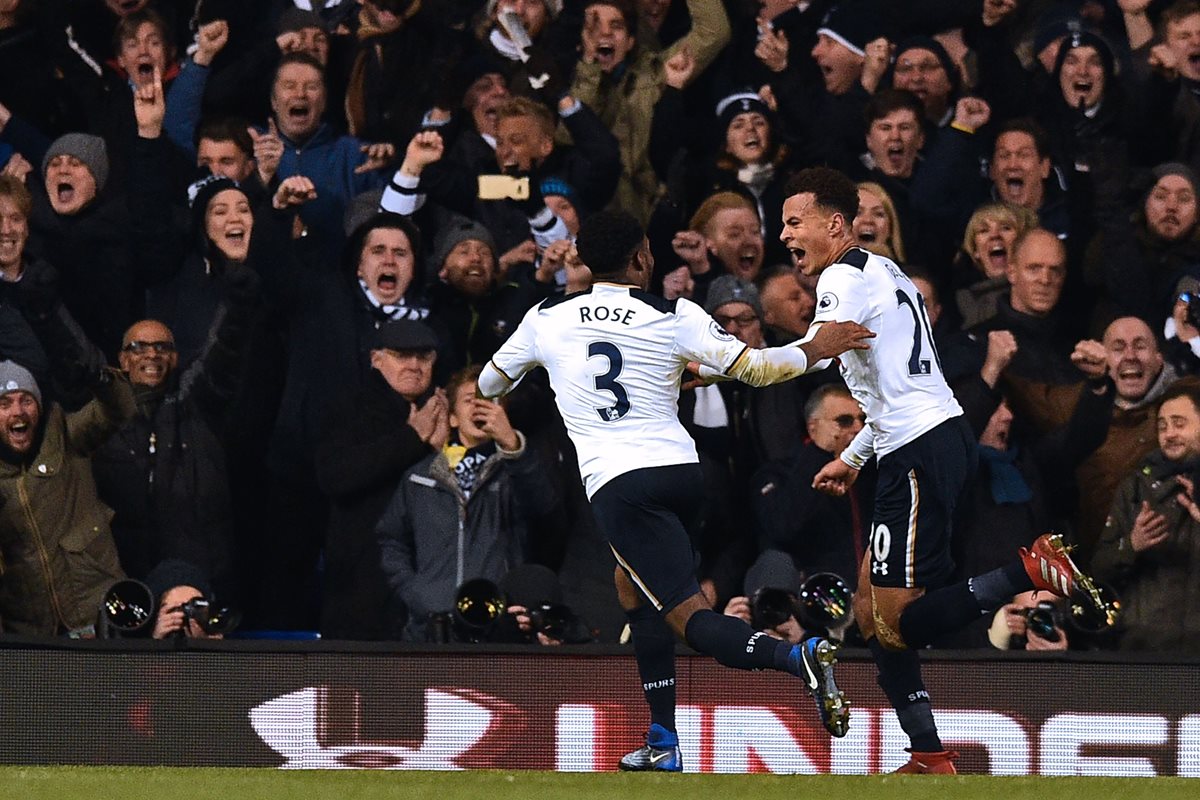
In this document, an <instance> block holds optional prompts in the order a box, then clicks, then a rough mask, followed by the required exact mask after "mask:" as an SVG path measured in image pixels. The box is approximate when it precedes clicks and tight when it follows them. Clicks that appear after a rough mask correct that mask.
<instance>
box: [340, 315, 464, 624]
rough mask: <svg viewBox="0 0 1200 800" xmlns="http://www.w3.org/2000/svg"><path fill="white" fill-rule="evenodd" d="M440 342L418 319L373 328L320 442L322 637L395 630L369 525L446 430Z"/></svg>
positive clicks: (372, 526)
mask: <svg viewBox="0 0 1200 800" xmlns="http://www.w3.org/2000/svg"><path fill="white" fill-rule="evenodd" d="M438 345H439V342H438V338H437V336H436V334H435V333H434V331H433V330H432V329H431V328H430V327H429V326H427V325H426V324H425V323H423V322H418V321H416V320H411V319H397V320H393V321H390V322H387V323H386V324H384V325H382V326H380V328H379V329H378V331H377V332H376V334H375V336H374V338H373V339H372V340H371V343H370V348H371V350H370V352H371V355H370V361H371V374H370V376H369V377H368V379H367V381H366V383H365V385H364V386H363V389H362V390H361V392H359V393H358V395H357V396H356V397H354V398H352V399H351V400H350V402H348V403H347V404H346V405H345V406H343V407H342V409H341V410H340V411H339V412H338V413H337V414H336V415H335V418H334V420H333V422H332V424H331V426H330V428H329V431H328V433H327V434H326V435H325V436H323V437H322V439H321V441H320V442H319V444H318V446H317V452H316V468H317V484H318V486H319V488H320V489H321V491H322V492H323V493H324V494H325V495H326V496H327V497H329V498H330V499H331V501H332V509H331V512H330V519H329V528H328V532H327V535H326V538H325V555H324V558H325V574H324V584H323V586H322V608H321V620H320V628H321V635H322V636H324V637H326V638H338V639H389V638H395V637H396V636H397V633H398V632H397V630H395V629H394V625H395V624H396V622H397V620H394V619H386V618H385V617H384V615H383V614H382V613H381V609H383V608H384V607H385V604H386V597H387V594H386V585H385V583H384V578H383V572H382V570H381V567H380V563H379V559H380V556H379V545H378V543H377V542H376V538H375V523H376V521H377V520H378V519H379V517H380V515H381V514H383V511H384V509H385V508H386V506H387V503H388V501H389V500H390V499H391V497H392V494H393V493H394V492H395V490H396V486H397V485H398V484H399V483H400V479H401V476H402V475H403V474H404V472H405V470H407V469H409V468H410V467H412V466H413V465H414V464H416V463H417V462H418V461H420V460H421V459H423V458H426V457H428V456H429V455H431V454H434V453H440V452H441V450H442V447H443V446H444V445H445V444H446V442H447V440H448V438H449V436H450V409H449V404H448V402H447V400H446V394H445V392H443V391H442V390H440V389H436V388H434V384H433V370H434V364H435V362H436V361H437V358H438V353H437V351H438Z"/></svg>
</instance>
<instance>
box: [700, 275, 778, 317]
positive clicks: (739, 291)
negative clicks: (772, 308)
mask: <svg viewBox="0 0 1200 800" xmlns="http://www.w3.org/2000/svg"><path fill="white" fill-rule="evenodd" d="M726 303H745V304H746V305H748V306H750V307H751V308H752V309H754V314H755V316H757V317H758V318H759V319H760V320H761V319H762V318H763V308H762V300H760V299H759V296H758V289H756V288H755V287H754V284H753V283H750V282H749V281H744V280H742V279H741V278H737V277H734V276H733V275H722V276H721V277H719V278H717V279H716V280H714V281H713V282H712V284H711V285H710V286H709V287H708V294H707V295H706V296H705V299H704V310H705V311H707V312H708V313H709V314H712V313H713V312H715V311H716V310H717V309H718V308H720V307H721V306H723V305H725V304H726Z"/></svg>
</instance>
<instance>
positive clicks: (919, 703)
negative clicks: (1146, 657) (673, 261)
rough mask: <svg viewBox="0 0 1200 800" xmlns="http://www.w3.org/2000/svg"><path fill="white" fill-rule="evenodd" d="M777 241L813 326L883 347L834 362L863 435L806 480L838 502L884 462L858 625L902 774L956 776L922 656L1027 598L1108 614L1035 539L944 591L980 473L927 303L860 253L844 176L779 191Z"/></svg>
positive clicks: (899, 275)
mask: <svg viewBox="0 0 1200 800" xmlns="http://www.w3.org/2000/svg"><path fill="white" fill-rule="evenodd" d="M786 191H787V194H788V197H787V199H786V200H785V201H784V204H783V233H782V234H780V237H779V238H780V240H781V241H782V242H783V243H784V246H786V247H787V248H788V250H789V251H790V252H791V253H792V258H793V260H794V262H795V265H796V267H797V268H798V269H799V270H800V271H801V272H803V273H804V274H805V275H817V276H819V278H818V280H817V289H816V292H817V311H816V316H815V317H814V319H813V323H812V325H813V326H814V327H817V326H821V325H822V324H828V322H829V321H831V320H835V319H837V320H847V321H855V322H859V323H862V324H863V325H864V326H866V327H867V328H869V329H870V330H872V331H874V332H875V333H876V334H877V338H875V339H873V340H871V341H870V342H867V343H866V344H867V347H866V348H859V349H852V350H850V351H849V352H847V353H846V354H845V355H843V356H842V358H841V359H840V369H841V373H842V377H843V378H844V379H845V381H846V385H847V386H848V387H849V389H850V392H851V394H852V395H853V396H854V399H855V400H857V401H858V403H859V405H861V406H862V408H863V410H864V411H866V414H867V424H866V426H865V427H864V428H863V429H862V430H861V431H860V432H859V433H858V434H857V435H856V436H855V437H854V439H853V441H851V443H850V445H849V446H848V447H847V448H846V449H845V450H844V451H843V452H842V454H841V455H840V456H839V457H838V458H836V459H834V460H833V461H830V462H829V463H828V464H827V465H825V466H824V467H822V468H821V470H820V471H819V472H818V473H817V475H816V476H815V477H814V478H813V486H814V488H816V489H819V490H821V491H824V492H827V493H829V494H833V495H841V494H844V493H845V492H846V490H847V489H849V487H850V485H851V484H853V483H854V480H855V478H856V477H858V472H859V469H860V468H861V467H862V466H863V465H864V464H865V463H866V462H867V460H868V459H870V458H872V457H875V458H877V459H878V462H879V478H878V483H877V486H876V490H875V510H874V518H873V520H872V523H871V538H870V547H869V548H868V552H867V553H866V556H865V558H864V559H863V563H862V566H861V572H860V574H859V581H858V587H859V588H858V592H857V594H856V595H855V599H854V612H855V614H854V615H855V618H856V619H857V620H858V624H859V627H860V628H861V629H862V633H863V637H864V638H865V639H866V640H867V644H868V646H869V647H870V649H871V653H872V655H873V656H874V657H875V663H876V666H877V667H878V670H879V685H880V687H881V688H882V689H883V691H884V693H885V694H886V695H887V697H888V700H889V701H890V702H891V704H892V706H893V708H895V710H896V715H897V716H898V717H899V720H900V726H901V727H902V728H903V729H904V732H905V733H906V734H908V737H909V739H910V741H911V747H910V748H909V752H910V753H912V758H911V759H910V760H909V761H908V763H907V764H905V765H904V766H903V767H901V768H900V770H899V771H900V772H932V773H953V772H955V769H954V758H955V757H956V756H957V753H954V752H952V751H949V750H946V749H945V748H944V747H943V746H942V742H941V741H940V739H939V738H938V733H937V727H936V726H935V725H934V720H933V712H932V710H931V708H930V700H929V693H928V692H927V691H926V690H925V685H924V683H923V682H922V680H921V667H920V660H919V659H918V657H917V653H916V651H915V650H914V649H912V648H918V647H922V646H924V645H926V644H929V643H930V642H931V641H933V640H934V639H936V638H937V637H938V636H939V635H941V634H944V633H947V632H949V631H952V630H955V629H956V628H959V627H961V626H963V625H966V624H968V623H970V622H971V621H972V620H975V619H977V618H978V617H979V616H980V615H982V614H985V613H989V612H991V611H994V610H995V609H997V608H999V607H1000V606H1002V605H1004V603H1006V602H1008V599H1009V598H1011V597H1012V596H1014V595H1016V594H1019V593H1021V592H1026V591H1030V590H1034V589H1037V590H1045V591H1048V592H1051V593H1053V594H1057V595H1060V596H1072V595H1074V596H1076V599H1077V600H1079V601H1081V602H1083V603H1085V604H1086V605H1088V606H1090V610H1091V612H1093V613H1097V614H1100V615H1101V616H1102V617H1104V618H1105V619H1106V620H1108V621H1109V622H1110V623H1111V621H1112V620H1113V614H1114V609H1113V608H1112V607H1111V606H1109V605H1108V604H1107V603H1106V602H1105V601H1104V600H1103V598H1102V597H1101V596H1100V594H1099V593H1098V592H1097V590H1096V587H1095V585H1094V583H1093V582H1092V580H1091V579H1090V578H1089V577H1088V576H1086V575H1084V574H1083V573H1081V572H1080V571H1079V569H1078V568H1077V567H1076V566H1075V564H1074V563H1073V562H1072V561H1071V559H1070V557H1069V556H1068V555H1067V552H1066V549H1065V548H1064V547H1063V545H1062V541H1061V539H1060V538H1059V537H1057V536H1054V535H1051V534H1043V535H1042V536H1040V537H1039V538H1038V539H1037V540H1036V541H1035V542H1034V543H1033V545H1032V546H1031V547H1030V548H1029V549H1025V548H1022V549H1021V551H1020V556H1021V557H1020V559H1019V560H1014V561H1013V563H1012V564H1010V565H1008V566H1007V567H1004V568H1001V569H997V570H994V571H992V572H988V573H985V574H983V575H979V576H977V577H974V578H971V579H970V580H968V581H964V582H961V583H956V584H952V585H947V582H948V579H949V576H950V574H951V571H952V570H953V567H954V564H953V561H952V559H951V556H950V531H951V520H952V518H953V515H954V507H955V504H956V501H957V499H958V496H959V493H960V492H961V490H962V488H963V485H964V483H965V482H966V480H967V478H968V477H969V476H970V474H971V473H972V471H973V470H974V468H975V462H976V454H975V443H974V437H973V436H972V435H971V431H970V429H969V427H968V425H967V423H966V422H965V420H964V419H963V416H962V409H961V408H960V407H959V405H958V401H956V400H955V399H954V395H953V393H952V392H951V391H950V389H949V387H948V386H947V385H946V380H945V378H944V377H943V375H942V370H941V365H940V363H939V362H938V354H937V352H936V350H935V349H934V346H933V331H932V326H931V325H930V322H929V317H928V314H927V313H926V309H925V301H924V299H923V298H922V297H921V295H920V293H919V292H918V291H917V289H916V287H915V286H914V285H913V283H912V281H910V280H909V279H908V278H907V277H906V276H905V275H904V273H903V272H901V271H900V269H899V268H898V267H897V266H896V265H895V264H894V263H893V262H892V261H890V260H888V259H886V258H883V257H881V256H877V255H874V254H872V253H869V252H867V251H866V250H864V249H862V248H860V247H857V246H856V245H855V242H854V234H853V231H852V230H851V224H852V223H853V221H854V215H855V213H856V211H857V210H858V192H857V190H856V189H855V186H854V183H852V182H851V181H850V180H849V179H848V178H847V177H846V176H844V175H842V174H841V173H840V172H837V171H836V170H832V169H828V168H823V167H817V168H813V169H806V170H802V171H801V172H799V173H797V174H796V175H795V176H794V177H793V178H792V179H791V182H790V183H789V184H788V186H787V189H786Z"/></svg>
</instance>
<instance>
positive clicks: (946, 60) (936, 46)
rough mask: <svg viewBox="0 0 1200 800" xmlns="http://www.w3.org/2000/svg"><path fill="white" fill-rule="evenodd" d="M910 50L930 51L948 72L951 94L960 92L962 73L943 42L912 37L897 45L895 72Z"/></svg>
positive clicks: (930, 37) (893, 64) (930, 38)
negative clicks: (897, 64)
mask: <svg viewBox="0 0 1200 800" xmlns="http://www.w3.org/2000/svg"><path fill="white" fill-rule="evenodd" d="M909 50H928V51H929V52H931V53H933V54H934V56H936V57H937V60H938V62H939V63H940V64H941V65H942V69H944V70H946V77H947V78H948V79H949V80H950V94H952V95H953V94H954V93H956V92H957V91H958V89H959V85H960V84H961V83H962V73H960V72H959V70H958V66H957V65H955V63H954V61H953V60H952V59H951V58H950V54H949V53H947V52H946V48H944V47H942V43H941V42H939V41H938V40H937V39H934V38H933V37H932V36H910V37H909V38H907V39H905V40H904V41H902V42H900V43H899V44H898V45H896V54H895V56H893V58H892V70H893V71H894V70H895V68H896V66H895V65H896V63H897V62H899V61H900V56H902V55H904V54H905V53H906V52H908V51H909Z"/></svg>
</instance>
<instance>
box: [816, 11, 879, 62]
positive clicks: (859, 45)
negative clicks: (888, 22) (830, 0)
mask: <svg viewBox="0 0 1200 800" xmlns="http://www.w3.org/2000/svg"><path fill="white" fill-rule="evenodd" d="M821 34H825V35H826V36H828V37H829V38H830V39H833V40H834V41H835V42H838V43H839V44H841V45H842V46H844V47H845V48H846V49H847V50H849V51H850V52H851V53H854V54H855V55H856V56H865V55H866V54H867V44H869V43H870V42H872V41H874V40H875V39H878V38H879V37H880V36H883V35H884V29H883V21H882V16H881V15H880V13H879V9H878V8H876V7H875V5H874V4H873V3H868V2H862V1H861V0H842V2H840V3H838V4H837V5H836V6H834V7H833V8H831V9H829V11H828V13H826V14H825V18H824V19H823V20H821V27H819V28H818V29H817V35H818V36H819V35H821Z"/></svg>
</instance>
